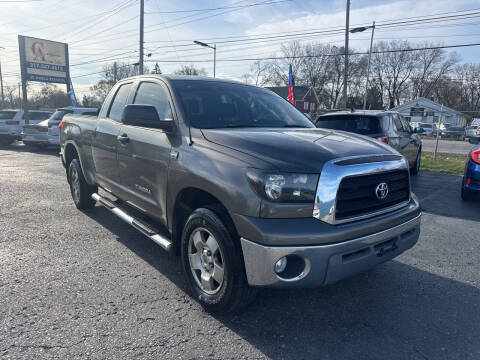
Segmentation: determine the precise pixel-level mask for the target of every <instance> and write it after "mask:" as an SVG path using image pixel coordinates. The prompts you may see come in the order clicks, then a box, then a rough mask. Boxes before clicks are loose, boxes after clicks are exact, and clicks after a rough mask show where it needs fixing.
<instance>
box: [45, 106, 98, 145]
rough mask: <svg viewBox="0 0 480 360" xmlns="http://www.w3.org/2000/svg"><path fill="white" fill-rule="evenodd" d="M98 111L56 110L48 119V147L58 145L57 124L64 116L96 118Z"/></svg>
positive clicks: (70, 107)
mask: <svg viewBox="0 0 480 360" xmlns="http://www.w3.org/2000/svg"><path fill="white" fill-rule="evenodd" d="M97 113H98V109H96V108H79V107H72V106H69V107H65V108H61V109H57V111H55V112H54V113H53V115H52V116H51V117H50V118H49V119H48V132H47V137H48V142H49V144H50V145H60V133H59V131H58V124H60V122H61V121H62V119H63V117H64V116H65V115H66V114H81V115H92V116H96V115H97Z"/></svg>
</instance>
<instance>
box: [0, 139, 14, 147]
mask: <svg viewBox="0 0 480 360" xmlns="http://www.w3.org/2000/svg"><path fill="white" fill-rule="evenodd" d="M14 141H15V140H13V139H0V146H8V145H12V144H13V143H14Z"/></svg>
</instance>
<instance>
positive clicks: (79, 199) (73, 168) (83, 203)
mask: <svg viewBox="0 0 480 360" xmlns="http://www.w3.org/2000/svg"><path fill="white" fill-rule="evenodd" d="M68 180H69V183H70V192H71V193H72V199H73V202H74V203H75V206H76V207H77V209H80V210H83V209H90V208H92V207H93V206H94V205H95V200H93V199H92V194H93V193H94V192H97V191H98V188H97V187H96V186H92V185H89V184H88V183H87V182H86V181H85V177H84V176H83V172H82V167H81V166H80V162H79V161H78V159H73V160H72V161H71V162H70V165H69V167H68Z"/></svg>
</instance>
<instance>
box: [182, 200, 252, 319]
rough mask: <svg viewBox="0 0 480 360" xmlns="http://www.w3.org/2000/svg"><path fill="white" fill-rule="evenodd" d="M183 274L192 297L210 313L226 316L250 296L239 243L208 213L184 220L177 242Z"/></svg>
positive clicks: (198, 210)
mask: <svg viewBox="0 0 480 360" xmlns="http://www.w3.org/2000/svg"><path fill="white" fill-rule="evenodd" d="M181 253H182V265H183V271H184V274H185V277H186V280H187V283H188V286H189V290H190V292H191V294H192V296H193V297H194V298H195V299H197V300H198V301H199V302H200V303H201V305H202V306H203V307H204V308H205V309H207V310H208V311H210V312H213V313H229V312H232V311H235V310H237V309H239V308H241V307H243V306H245V305H247V304H248V303H249V302H250V301H251V300H252V299H253V297H254V290H253V289H252V288H251V287H249V285H248V283H247V279H246V275H245V269H244V264H243V256H242V250H241V247H240V244H239V243H238V241H236V239H235V238H234V236H233V234H232V233H231V232H230V231H228V230H227V227H226V226H225V225H224V223H223V222H222V220H221V219H220V217H219V216H218V215H217V214H216V213H215V212H213V211H212V210H209V209H205V208H200V209H197V210H195V211H194V212H193V213H192V214H191V215H190V217H189V218H188V220H187V222H186V224H185V227H184V230H183V234H182V243H181Z"/></svg>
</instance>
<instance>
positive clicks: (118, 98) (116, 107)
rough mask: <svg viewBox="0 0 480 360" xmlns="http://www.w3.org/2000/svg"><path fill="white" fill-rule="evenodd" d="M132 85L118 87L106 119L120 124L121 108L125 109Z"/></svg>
mask: <svg viewBox="0 0 480 360" xmlns="http://www.w3.org/2000/svg"><path fill="white" fill-rule="evenodd" d="M131 86H132V84H131V83H130V84H124V85H122V86H120V87H119V88H118V90H117V93H116V94H115V97H114V98H113V101H112V105H111V106H110V112H109V113H108V117H109V118H110V119H112V120H114V121H118V122H120V121H121V120H122V113H123V108H124V107H125V105H126V103H127V99H128V94H129V92H130V87H131Z"/></svg>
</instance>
